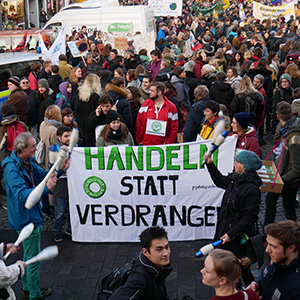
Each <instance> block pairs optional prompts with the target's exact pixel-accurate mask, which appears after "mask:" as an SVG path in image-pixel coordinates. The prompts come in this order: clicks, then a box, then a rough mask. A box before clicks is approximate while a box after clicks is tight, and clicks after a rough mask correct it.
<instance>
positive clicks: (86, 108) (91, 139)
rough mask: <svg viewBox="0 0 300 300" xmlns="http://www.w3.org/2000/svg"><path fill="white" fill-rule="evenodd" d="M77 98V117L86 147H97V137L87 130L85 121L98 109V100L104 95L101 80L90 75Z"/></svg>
mask: <svg viewBox="0 0 300 300" xmlns="http://www.w3.org/2000/svg"><path fill="white" fill-rule="evenodd" d="M78 90H79V92H78V94H77V95H76V97H75V117H76V121H77V122H78V125H79V127H80V128H81V130H82V133H83V137H84V139H85V146H94V145H95V135H94V134H92V133H89V132H87V131H86V129H85V125H84V124H85V121H86V119H87V118H88V116H89V115H90V113H91V112H92V111H94V110H95V109H96V108H97V107H98V100H99V97H100V95H101V93H102V90H101V87H100V79H99V77H98V76H97V75H95V74H88V75H87V76H86V78H85V80H84V82H83V84H82V86H81V87H80V88H79V89H78Z"/></svg>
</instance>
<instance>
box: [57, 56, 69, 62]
mask: <svg viewBox="0 0 300 300" xmlns="http://www.w3.org/2000/svg"><path fill="white" fill-rule="evenodd" d="M58 59H59V61H68V59H67V56H66V55H65V54H60V55H59V57H58Z"/></svg>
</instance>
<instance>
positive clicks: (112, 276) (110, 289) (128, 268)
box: [98, 260, 153, 300]
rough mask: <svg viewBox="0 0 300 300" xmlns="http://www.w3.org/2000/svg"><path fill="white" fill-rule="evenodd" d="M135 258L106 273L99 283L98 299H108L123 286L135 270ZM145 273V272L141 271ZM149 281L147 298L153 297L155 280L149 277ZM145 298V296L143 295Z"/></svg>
mask: <svg viewBox="0 0 300 300" xmlns="http://www.w3.org/2000/svg"><path fill="white" fill-rule="evenodd" d="M133 268H134V266H133V260H131V261H130V262H128V263H126V264H125V265H124V266H123V267H121V268H119V269H116V270H114V271H111V272H110V273H108V274H107V275H105V276H104V277H103V278H102V279H101V280H100V283H99V293H98V300H107V299H109V298H110V297H111V296H112V294H113V293H114V292H115V291H116V290H117V289H118V288H119V287H121V286H123V285H124V284H125V283H126V281H127V279H128V277H129V274H130V273H131V272H132V271H133ZM141 274H142V275H143V273H141ZM147 279H148V283H149V288H148V289H147V293H145V294H146V295H147V299H151V297H152V292H151V291H152V285H153V281H150V279H149V278H147ZM143 299H144V300H146V299H145V297H143Z"/></svg>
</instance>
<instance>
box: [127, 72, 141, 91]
mask: <svg viewBox="0 0 300 300" xmlns="http://www.w3.org/2000/svg"><path fill="white" fill-rule="evenodd" d="M126 80H127V87H129V86H135V87H139V86H140V85H141V82H140V81H139V80H138V78H137V75H136V71H135V70H134V69H129V70H128V71H127V73H126Z"/></svg>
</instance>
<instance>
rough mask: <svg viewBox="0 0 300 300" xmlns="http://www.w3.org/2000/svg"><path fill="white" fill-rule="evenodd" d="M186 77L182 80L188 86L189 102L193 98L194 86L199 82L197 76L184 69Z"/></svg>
mask: <svg viewBox="0 0 300 300" xmlns="http://www.w3.org/2000/svg"><path fill="white" fill-rule="evenodd" d="M185 73H186V77H185V80H184V83H185V85H187V86H188V88H189V98H190V102H192V101H193V100H194V91H195V88H196V87H197V86H198V85H199V84H200V82H199V79H198V77H197V76H196V75H195V74H194V73H193V72H190V71H186V72H185Z"/></svg>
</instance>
